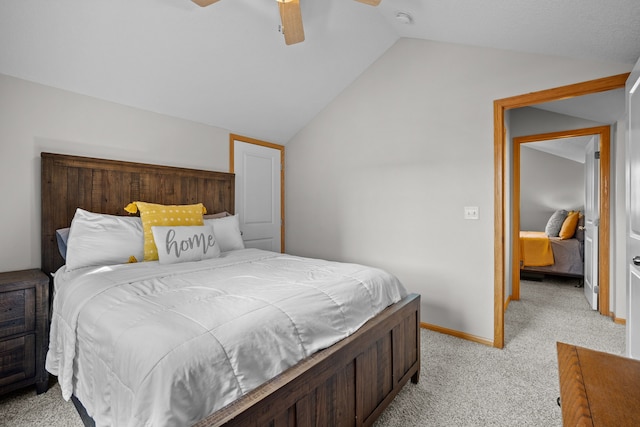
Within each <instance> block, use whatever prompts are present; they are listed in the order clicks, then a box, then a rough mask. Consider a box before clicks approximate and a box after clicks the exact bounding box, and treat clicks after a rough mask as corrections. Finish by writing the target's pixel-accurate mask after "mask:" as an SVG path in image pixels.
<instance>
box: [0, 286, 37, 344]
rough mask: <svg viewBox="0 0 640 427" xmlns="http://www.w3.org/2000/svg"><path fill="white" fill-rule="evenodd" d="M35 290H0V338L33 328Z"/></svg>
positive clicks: (31, 288) (29, 330)
mask: <svg viewBox="0 0 640 427" xmlns="http://www.w3.org/2000/svg"><path fill="white" fill-rule="evenodd" d="M35 312H36V290H35V288H33V287H30V288H26V289H17V290H11V291H6V292H0V338H2V337H7V336H9V335H14V334H21V333H25V332H31V331H33V330H34V329H35Z"/></svg>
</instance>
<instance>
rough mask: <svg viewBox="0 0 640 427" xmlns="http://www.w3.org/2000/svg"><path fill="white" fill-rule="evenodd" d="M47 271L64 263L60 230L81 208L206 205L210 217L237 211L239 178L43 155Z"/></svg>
mask: <svg viewBox="0 0 640 427" xmlns="http://www.w3.org/2000/svg"><path fill="white" fill-rule="evenodd" d="M41 162H42V189H41V202H42V271H44V272H45V274H47V275H49V274H50V273H52V272H55V271H56V270H57V269H58V268H60V266H62V265H63V264H64V261H63V259H62V257H61V256H60V253H59V252H58V247H57V242H56V235H55V234H56V230H57V229H59V228H65V227H69V225H70V224H71V220H72V219H73V215H74V213H75V211H76V208H82V209H85V210H88V211H91V212H98V213H106V214H111V215H128V214H127V213H126V212H125V211H124V207H125V206H126V205H127V204H128V203H130V202H133V201H144V202H150V203H161V204H173V205H179V204H193V203H200V202H202V203H203V204H204V205H205V207H206V208H207V211H208V212H209V213H216V212H223V211H227V212H229V213H234V206H235V175H234V174H232V173H226V172H212V171H205V170H196V169H185V168H177V167H171V166H158V165H150V164H144V163H132V162H122V161H115V160H103V159H93V158H88V157H78V156H67V155H62V154H51V153H42V154H41Z"/></svg>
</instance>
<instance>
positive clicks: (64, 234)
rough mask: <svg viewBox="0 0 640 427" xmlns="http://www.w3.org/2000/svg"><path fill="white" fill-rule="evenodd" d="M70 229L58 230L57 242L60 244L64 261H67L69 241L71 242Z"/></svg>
mask: <svg viewBox="0 0 640 427" xmlns="http://www.w3.org/2000/svg"><path fill="white" fill-rule="evenodd" d="M69 230H70V228H69V227H67V228H59V229H57V230H56V242H57V243H58V252H60V256H61V257H62V259H64V260H66V259H67V240H69Z"/></svg>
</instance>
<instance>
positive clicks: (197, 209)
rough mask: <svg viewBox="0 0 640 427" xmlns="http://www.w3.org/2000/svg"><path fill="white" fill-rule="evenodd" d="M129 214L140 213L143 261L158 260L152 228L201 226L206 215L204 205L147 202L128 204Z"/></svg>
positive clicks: (126, 208) (126, 209)
mask: <svg viewBox="0 0 640 427" xmlns="http://www.w3.org/2000/svg"><path fill="white" fill-rule="evenodd" d="M124 210H125V211H127V212H129V213H132V214H134V213H136V212H138V211H139V212H140V219H141V221H142V230H143V233H144V260H145V261H155V260H157V259H158V248H157V247H156V243H155V241H154V240H153V231H152V230H151V227H152V226H167V225H172V226H179V225H203V224H204V222H203V220H202V215H203V214H205V213H207V210H206V209H205V207H204V205H203V204H202V203H198V204H195V205H158V204H155V203H147V202H133V203H129V204H128V205H127V206H126V207H125V208H124Z"/></svg>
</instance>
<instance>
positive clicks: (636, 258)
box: [632, 255, 640, 265]
mask: <svg viewBox="0 0 640 427" xmlns="http://www.w3.org/2000/svg"><path fill="white" fill-rule="evenodd" d="M632 261H633V264H634V265H640V255H636V256H634V257H633V260H632Z"/></svg>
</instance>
